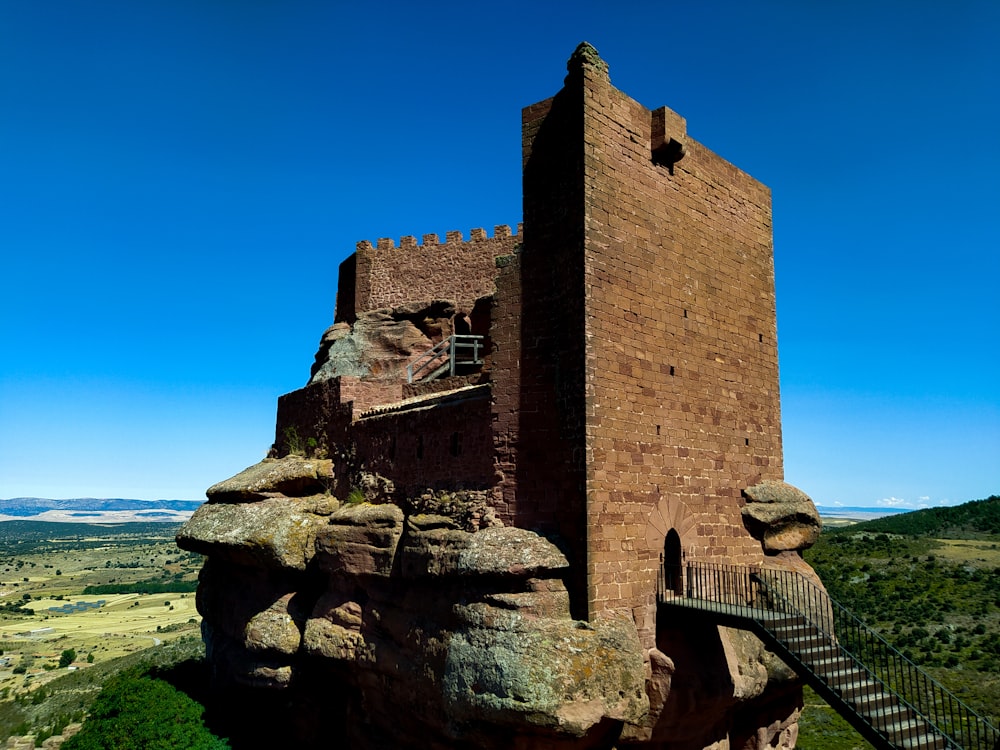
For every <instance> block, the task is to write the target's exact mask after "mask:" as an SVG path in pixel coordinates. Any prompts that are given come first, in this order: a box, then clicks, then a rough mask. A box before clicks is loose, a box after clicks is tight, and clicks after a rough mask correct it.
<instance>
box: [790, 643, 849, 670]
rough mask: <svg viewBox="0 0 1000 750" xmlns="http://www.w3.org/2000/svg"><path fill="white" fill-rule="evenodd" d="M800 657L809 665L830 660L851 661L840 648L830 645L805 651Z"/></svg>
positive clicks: (800, 653) (801, 652)
mask: <svg viewBox="0 0 1000 750" xmlns="http://www.w3.org/2000/svg"><path fill="white" fill-rule="evenodd" d="M798 656H799V658H800V659H801V660H802V661H804V662H805V663H806V664H809V665H813V664H820V663H822V662H824V661H829V660H830V659H841V658H843V659H850V657H849V656H847V655H845V654H844V653H843V652H842V651H841V650H840V649H839V648H837V647H836V646H832V645H830V644H824V645H822V646H814V647H812V648H806V649H803V650H802V651H800V652H799V655H798Z"/></svg>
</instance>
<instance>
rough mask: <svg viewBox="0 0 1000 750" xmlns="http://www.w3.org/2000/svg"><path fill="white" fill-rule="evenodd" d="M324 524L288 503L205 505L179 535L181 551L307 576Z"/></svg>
mask: <svg viewBox="0 0 1000 750" xmlns="http://www.w3.org/2000/svg"><path fill="white" fill-rule="evenodd" d="M325 523H326V518H324V517H322V516H318V515H314V514H312V513H308V512H305V511H304V510H303V508H302V504H301V503H297V502H296V501H294V500H291V499H288V498H280V499H278V498H273V499H269V500H261V501H259V502H255V503H205V504H204V505H202V506H201V507H199V508H198V510H196V511H195V512H194V515H192V516H191V518H190V519H188V521H187V523H185V524H184V525H183V526H182V527H181V529H180V531H179V532H178V533H177V546H178V547H180V548H181V549H186V550H190V551H191V552H198V553H200V554H203V555H209V556H211V557H217V558H219V559H221V560H227V561H229V562H232V563H236V564H240V565H250V566H256V567H264V568H268V567H272V568H288V569H292V570H305V568H306V566H307V565H308V564H309V561H310V560H311V559H312V557H313V555H314V552H315V538H316V531H317V529H318V528H319V527H320V526H321V525H323V524H325Z"/></svg>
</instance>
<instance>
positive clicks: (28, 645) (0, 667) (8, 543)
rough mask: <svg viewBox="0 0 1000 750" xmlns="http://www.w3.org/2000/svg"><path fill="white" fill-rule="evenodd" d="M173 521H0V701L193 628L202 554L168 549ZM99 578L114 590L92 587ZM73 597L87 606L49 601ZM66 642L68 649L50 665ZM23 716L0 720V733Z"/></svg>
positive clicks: (44, 689)
mask: <svg viewBox="0 0 1000 750" xmlns="http://www.w3.org/2000/svg"><path fill="white" fill-rule="evenodd" d="M177 528H178V527H177V525H176V524H157V523H132V524H118V525H113V526H97V525H87V524H61V523H40V522H31V521H10V522H4V523H0V651H2V654H0V708H3V707H4V704H8V708H11V707H17V706H19V705H33V703H34V702H36V701H39V700H40V699H39V696H43V697H47V698H51V696H50V695H49V693H50V690H51V688H50V687H49V686H50V685H51V683H53V681H55V680H57V679H58V678H60V677H62V676H64V675H67V674H69V673H73V672H78V673H86V672H88V671H90V670H94V675H98V674H103V672H102V670H100V669H99V668H100V667H101V665H104V664H112V663H115V662H116V660H118V659H120V658H121V657H124V656H127V655H129V654H138V653H140V652H144V651H146V650H147V649H149V648H150V647H151V646H153V645H159V644H166V643H169V642H171V641H174V640H176V639H179V638H183V637H185V636H197V634H198V633H199V631H200V617H199V616H198V613H197V611H196V609H195V596H194V593H193V592H194V588H195V586H196V581H197V575H198V571H199V570H200V568H201V563H202V559H201V557H200V556H198V555H193V554H190V553H186V552H182V551H180V550H178V549H177V547H176V546H175V544H174V534H175V533H176V531H177ZM108 587H111V589H112V590H116V591H121V592H123V593H97V592H101V591H106V590H108ZM149 590H155V591H156V592H157V593H139V592H142V591H149ZM88 591H92V592H95V593H85V592H88ZM79 602H86V603H88V604H91V605H92V607H90V608H81V610H82V611H75V612H72V613H70V614H63V613H59V612H54V611H51V610H50V608H51V607H62V606H64V605H66V604H77V603H79ZM66 652H72V653H73V654H75V659H73V660H72V661H71V662H70V663H69V664H68V665H67V666H60V662H61V661H65V657H64V654H65V653H66ZM0 713H2V712H0ZM6 713H7V714H10V715H11V716H13V717H14V719H17V717H19V716H20V713H19V712H18V711H13V712H11V711H7V712H6ZM8 719H10V716H8ZM23 721H24V720H23V718H21V719H18V720H17V721H13V719H10V720H8V721H2V720H0V738H4V737H6V736H7V734H8V733H10V732H13V731H14V729H15V728H19V729H23V728H24V727H23V726H19V725H20V724H23ZM12 722H13V723H12ZM29 726H30V722H29Z"/></svg>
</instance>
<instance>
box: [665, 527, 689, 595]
mask: <svg viewBox="0 0 1000 750" xmlns="http://www.w3.org/2000/svg"><path fill="white" fill-rule="evenodd" d="M663 575H664V583H665V586H664V588H665V590H666V591H672V592H673V593H674V595H675V596H683V595H684V584H683V582H682V581H681V537H680V534H678V533H677V529H670V531H668V532H667V536H666V538H665V539H664V540H663Z"/></svg>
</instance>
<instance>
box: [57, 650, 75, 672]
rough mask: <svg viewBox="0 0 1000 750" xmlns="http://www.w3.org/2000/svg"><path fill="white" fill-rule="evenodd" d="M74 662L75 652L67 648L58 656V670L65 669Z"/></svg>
mask: <svg viewBox="0 0 1000 750" xmlns="http://www.w3.org/2000/svg"><path fill="white" fill-rule="evenodd" d="M75 661H76V651H75V650H74V649H71V648H68V649H66V650H65V651H63V652H62V654H61V655H60V656H59V668H60V669H65V668H66V667H68V666H69V665H70V664H72V663H73V662H75Z"/></svg>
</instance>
